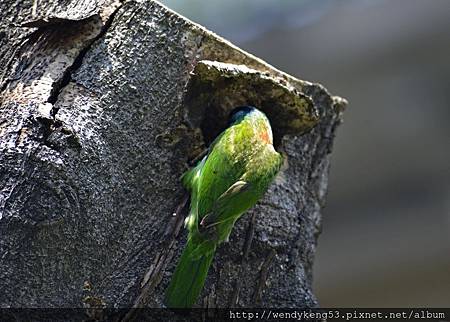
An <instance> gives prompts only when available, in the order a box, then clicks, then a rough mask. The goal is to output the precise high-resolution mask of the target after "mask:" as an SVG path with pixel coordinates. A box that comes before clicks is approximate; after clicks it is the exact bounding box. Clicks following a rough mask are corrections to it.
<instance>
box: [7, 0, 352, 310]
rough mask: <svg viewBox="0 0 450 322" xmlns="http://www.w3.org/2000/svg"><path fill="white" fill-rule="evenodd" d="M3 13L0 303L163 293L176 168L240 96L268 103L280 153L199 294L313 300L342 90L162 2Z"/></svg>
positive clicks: (239, 300)
mask: <svg viewBox="0 0 450 322" xmlns="http://www.w3.org/2000/svg"><path fill="white" fill-rule="evenodd" d="M0 18H1V25H0V44H1V47H0V77H1V78H0V85H1V93H0V95H1V96H0V100H1V101H0V104H1V105H0V106H1V107H0V267H1V268H2V269H1V270H0V288H1V289H2V296H1V297H0V306H1V307H9V306H13V307H17V306H25V307H61V306H65V307H82V306H108V307H126V306H132V305H136V306H144V305H148V306H152V307H160V306H161V299H162V296H163V293H164V290H165V287H166V286H167V283H168V281H169V278H170V275H171V272H172V271H173V269H174V266H175V264H176V261H177V258H178V256H179V254H180V252H181V249H182V247H183V245H184V238H185V233H184V231H183V229H180V228H181V223H182V218H181V217H180V216H175V217H173V216H172V214H173V212H174V211H175V209H176V207H177V205H178V204H179V203H180V201H181V199H182V198H183V195H184V192H183V190H182V187H181V185H180V182H179V177H180V175H181V173H182V172H183V171H184V170H185V169H186V167H187V164H188V162H189V161H190V160H192V159H194V158H195V156H196V155H198V154H199V153H200V152H201V151H202V149H204V148H205V146H206V145H207V144H208V143H209V142H210V141H211V139H212V138H213V137H214V135H216V134H217V133H218V132H219V131H220V130H221V127H223V124H224V122H225V118H226V114H227V113H228V112H229V111H230V109H231V108H233V107H234V106H236V105H239V104H254V105H257V106H258V107H260V108H261V109H263V110H264V111H265V112H266V113H267V114H268V115H269V117H270V118H271V120H272V123H273V127H274V132H275V139H276V143H277V149H279V150H280V151H282V152H283V153H284V154H285V155H286V156H287V164H286V166H285V168H284V170H283V172H284V173H283V176H282V178H281V179H280V180H277V182H276V183H274V184H273V185H272V186H271V188H270V191H269V192H268V193H267V194H266V196H265V197H264V199H263V200H262V201H261V202H259V203H258V205H257V206H256V207H255V208H254V209H253V210H251V211H249V212H248V214H246V215H245V216H244V217H243V218H242V219H241V220H239V221H238V223H237V224H236V227H235V229H234V231H233V233H232V235H231V238H230V242H229V243H226V244H223V245H222V246H221V247H220V248H219V250H218V252H217V254H216V257H215V260H214V263H213V266H212V268H211V270H210V273H209V275H208V279H207V283H206V287H205V289H204V291H203V293H202V300H201V301H200V302H199V305H201V306H208V307H212V306H219V307H224V306H245V307H251V306H276V307H280V306H282V307H289V306H291V307H300V306H316V305H317V300H316V298H315V297H314V295H313V292H312V290H311V283H312V274H311V272H312V264H313V259H314V252H315V248H316V243H317V237H318V235H319V233H320V227H321V216H320V209H321V207H322V206H323V203H324V199H325V193H326V187H327V171H328V167H329V158H330V153H331V146H332V141H333V137H334V132H335V129H336V126H337V125H338V124H339V122H340V119H341V112H342V108H343V106H344V104H345V101H343V100H341V99H339V98H336V97H332V96H330V95H329V93H328V92H327V91H326V90H325V89H324V88H323V87H321V86H320V85H317V84H312V83H308V82H304V81H299V80H296V79H294V78H292V77H291V76H289V75H286V74H284V73H282V72H280V71H278V70H276V69H274V68H273V67H271V66H269V65H267V64H266V63H264V62H262V61H260V60H258V59H257V58H255V57H253V56H251V55H249V54H247V53H245V52H242V51H241V50H239V49H238V48H236V47H234V46H233V45H231V44H229V43H228V42H226V41H224V40H222V39H220V38H219V37H217V36H215V35H213V34H211V33H209V32H208V31H206V30H204V29H203V28H201V27H200V26H198V25H195V24H193V23H191V22H189V21H187V20H185V19H184V18H182V17H180V16H178V15H176V14H174V13H173V12H171V11H169V10H167V9H166V8H164V7H162V6H161V5H160V4H158V3H157V2H152V1H124V2H121V1H115V0H98V1H87V0H66V1H55V0H40V1H36V0H35V1H33V2H32V1H18V0H5V1H2V3H1V4H0ZM205 60H206V61H205ZM216 61H218V62H222V63H228V65H227V64H220V63H215V62H216ZM199 62H200V63H199ZM231 64H233V65H231ZM235 65H245V66H235ZM194 68H195V70H196V75H195V76H192V75H191V72H192V71H193V70H194ZM191 76H192V77H191ZM302 133H303V134H302ZM179 231H181V232H182V233H178V232H179Z"/></svg>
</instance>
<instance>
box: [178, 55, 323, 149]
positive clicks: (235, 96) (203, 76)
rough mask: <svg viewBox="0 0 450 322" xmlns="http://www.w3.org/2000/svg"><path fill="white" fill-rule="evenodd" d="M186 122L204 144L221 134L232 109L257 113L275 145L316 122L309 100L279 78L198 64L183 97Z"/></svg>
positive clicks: (230, 66)
mask: <svg viewBox="0 0 450 322" xmlns="http://www.w3.org/2000/svg"><path fill="white" fill-rule="evenodd" d="M185 105H186V107H187V109H186V110H187V113H188V115H187V119H188V120H189V121H190V122H191V125H193V126H194V127H200V128H201V129H202V131H203V135H204V138H205V141H206V143H207V144H209V143H210V142H211V141H212V140H213V139H214V138H215V137H216V136H217V134H218V133H219V132H220V131H221V130H223V129H224V128H225V126H226V124H227V119H228V115H229V114H230V111H231V110H232V109H233V108H235V107H236V106H240V105H252V106H255V107H257V108H259V109H261V110H262V111H263V112H264V113H266V115H267V116H268V118H269V119H270V122H271V124H272V130H273V132H274V142H275V145H279V143H280V142H281V139H282V137H283V136H284V135H286V134H300V133H304V132H307V131H309V130H310V129H311V128H313V127H314V126H315V125H316V124H317V123H318V122H319V119H320V117H319V111H318V109H317V108H316V107H315V105H314V103H313V101H312V99H311V98H310V97H309V96H307V95H305V94H304V93H301V92H300V91H298V90H297V89H296V88H294V87H293V86H291V85H290V84H289V83H288V82H287V81H286V80H284V79H283V78H279V77H276V76H272V75H271V74H269V73H268V72H260V71H257V70H254V69H251V68H248V67H247V66H245V65H235V64H228V63H222V62H216V61H208V60H203V61H200V62H199V63H198V64H197V65H196V67H195V69H194V71H193V72H192V74H191V79H190V81H189V84H188V88H187V92H186V95H185Z"/></svg>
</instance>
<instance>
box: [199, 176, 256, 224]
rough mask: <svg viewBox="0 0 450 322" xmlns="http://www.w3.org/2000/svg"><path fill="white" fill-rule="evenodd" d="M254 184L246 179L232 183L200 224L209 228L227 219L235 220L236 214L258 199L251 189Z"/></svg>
mask: <svg viewBox="0 0 450 322" xmlns="http://www.w3.org/2000/svg"><path fill="white" fill-rule="evenodd" d="M251 187H252V185H251V184H249V183H248V182H245V181H242V180H240V181H237V182H235V183H234V184H232V185H231V186H230V187H229V188H228V189H227V190H226V191H225V192H224V193H223V194H222V195H220V197H219V198H217V200H216V202H215V203H214V205H213V207H212V209H211V212H209V213H208V214H206V216H204V217H203V219H202V221H201V223H200V226H202V227H204V228H207V227H211V226H214V225H217V224H220V223H222V222H225V221H227V220H234V219H236V216H238V215H240V214H241V213H242V212H244V211H245V210H247V208H249V207H251V206H252V205H253V203H254V202H256V200H254V199H256V198H255V197H256V196H254V195H255V193H254V191H252V189H251Z"/></svg>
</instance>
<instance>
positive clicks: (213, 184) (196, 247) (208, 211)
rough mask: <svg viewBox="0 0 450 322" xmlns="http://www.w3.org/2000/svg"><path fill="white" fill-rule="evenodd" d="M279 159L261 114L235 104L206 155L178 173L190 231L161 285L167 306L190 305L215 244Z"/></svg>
mask: <svg viewBox="0 0 450 322" xmlns="http://www.w3.org/2000/svg"><path fill="white" fill-rule="evenodd" d="M281 164H282V156H281V155H280V154H279V153H278V152H277V151H275V149H274V147H273V138H272V129H271V127H270V123H269V120H268V119H267V117H266V115H265V114H264V113H262V112H261V111H259V110H258V109H256V108H254V107H250V106H244V107H239V108H237V109H235V110H234V113H233V114H232V116H231V118H230V122H229V126H228V128H227V129H226V130H225V131H223V132H222V133H221V134H220V135H219V136H218V137H217V138H216V140H215V141H214V142H213V143H212V144H211V146H210V148H209V151H208V154H207V155H206V156H205V157H204V158H203V160H201V161H200V162H199V163H198V165H197V166H195V167H194V168H192V169H190V170H188V171H187V172H186V173H185V174H184V175H183V177H182V182H183V185H184V186H185V188H186V189H187V190H188V191H189V193H190V195H191V204H190V212H189V216H188V217H187V218H186V220H185V226H186V227H187V229H188V230H189V234H188V240H187V244H186V247H185V249H184V251H183V254H182V255H181V258H180V260H179V263H178V265H177V267H176V269H175V273H174V274H173V276H172V280H171V282H170V285H169V287H168V289H167V290H166V295H165V300H164V303H165V305H166V306H167V307H170V308H190V307H191V306H192V305H193V304H194V303H195V302H196V301H197V298H198V296H199V294H200V292H201V290H202V288H203V285H204V283H205V280H206V276H207V274H208V269H209V266H210V265H211V262H212V259H213V257H214V253H215V251H216V248H217V246H218V245H219V244H220V243H222V242H223V241H226V240H228V237H229V235H230V233H231V230H232V228H233V225H234V223H235V222H236V220H237V219H238V218H239V217H240V216H241V215H242V214H243V213H244V212H245V211H246V210H248V209H249V208H251V207H252V206H253V205H254V204H255V203H256V202H257V201H258V199H260V198H261V197H262V195H263V194H264V193H265V192H266V190H267V188H268V187H269V185H270V183H271V182H272V181H273V179H274V178H275V176H276V174H277V173H278V171H279V170H280V167H281Z"/></svg>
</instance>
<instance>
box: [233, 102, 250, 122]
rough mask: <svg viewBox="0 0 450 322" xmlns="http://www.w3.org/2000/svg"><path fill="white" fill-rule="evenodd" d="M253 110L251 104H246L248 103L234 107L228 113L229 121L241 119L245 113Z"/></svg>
mask: <svg viewBox="0 0 450 322" xmlns="http://www.w3.org/2000/svg"><path fill="white" fill-rule="evenodd" d="M254 110H255V108H254V107H253V106H248V105H245V106H238V107H236V108H235V109H233V110H232V111H231V113H230V121H229V123H230V124H233V123H235V122H236V121H239V120H241V119H243V118H244V117H245V116H246V115H248V114H250V113H251V112H253V111H254Z"/></svg>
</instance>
